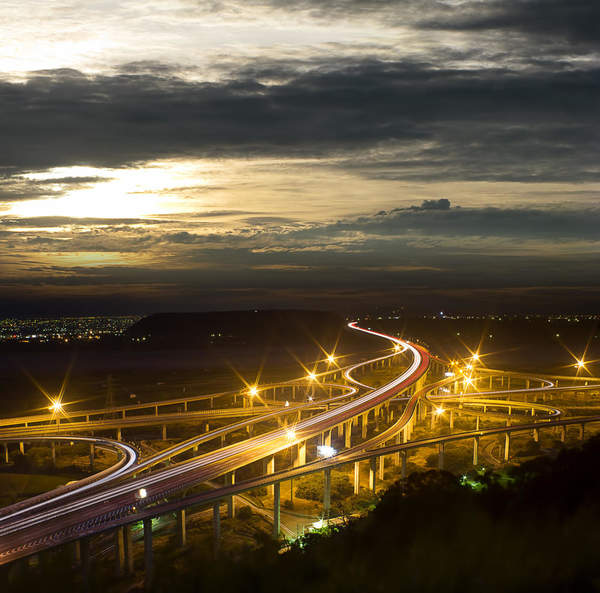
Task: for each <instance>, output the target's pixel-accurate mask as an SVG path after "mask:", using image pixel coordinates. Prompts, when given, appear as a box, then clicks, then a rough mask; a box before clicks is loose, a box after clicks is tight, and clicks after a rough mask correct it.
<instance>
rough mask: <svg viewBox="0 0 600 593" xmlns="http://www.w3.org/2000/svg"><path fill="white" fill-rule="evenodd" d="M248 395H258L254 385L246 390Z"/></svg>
mask: <svg viewBox="0 0 600 593" xmlns="http://www.w3.org/2000/svg"><path fill="white" fill-rule="evenodd" d="M248 393H249V394H250V395H251V396H252V397H254V396H255V395H258V387H257V386H256V385H252V387H250V389H248Z"/></svg>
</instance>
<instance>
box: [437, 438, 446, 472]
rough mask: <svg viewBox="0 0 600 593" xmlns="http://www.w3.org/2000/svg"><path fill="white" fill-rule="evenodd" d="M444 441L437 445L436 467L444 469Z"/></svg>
mask: <svg viewBox="0 0 600 593" xmlns="http://www.w3.org/2000/svg"><path fill="white" fill-rule="evenodd" d="M444 454H445V443H440V444H439V445H438V469H440V470H441V469H444Z"/></svg>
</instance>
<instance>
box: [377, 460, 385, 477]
mask: <svg viewBox="0 0 600 593" xmlns="http://www.w3.org/2000/svg"><path fill="white" fill-rule="evenodd" d="M378 465H379V467H378V470H379V471H378V476H377V477H378V479H379V480H383V474H384V473H385V457H384V456H383V455H381V456H380V457H379V464H378Z"/></svg>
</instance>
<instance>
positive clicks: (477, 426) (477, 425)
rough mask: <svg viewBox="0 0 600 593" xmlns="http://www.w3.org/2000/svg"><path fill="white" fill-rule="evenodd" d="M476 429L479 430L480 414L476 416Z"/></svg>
mask: <svg viewBox="0 0 600 593" xmlns="http://www.w3.org/2000/svg"><path fill="white" fill-rule="evenodd" d="M475 430H479V416H476V420H475Z"/></svg>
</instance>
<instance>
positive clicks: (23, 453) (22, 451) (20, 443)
mask: <svg viewBox="0 0 600 593" xmlns="http://www.w3.org/2000/svg"><path fill="white" fill-rule="evenodd" d="M19 451H20V452H21V455H25V443H24V442H23V441H19Z"/></svg>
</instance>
